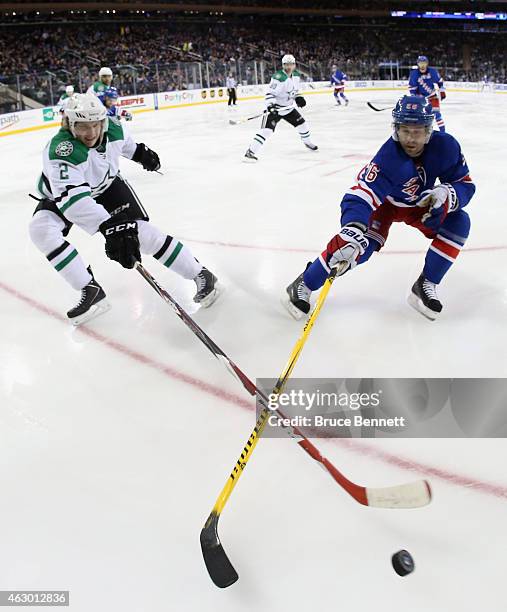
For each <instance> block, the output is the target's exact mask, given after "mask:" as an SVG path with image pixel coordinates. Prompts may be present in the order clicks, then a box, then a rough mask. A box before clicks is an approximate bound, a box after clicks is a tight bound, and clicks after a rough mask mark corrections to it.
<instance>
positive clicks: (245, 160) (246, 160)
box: [242, 156, 259, 164]
mask: <svg viewBox="0 0 507 612" xmlns="http://www.w3.org/2000/svg"><path fill="white" fill-rule="evenodd" d="M242 161H243V163H244V164H256V163H257V162H258V161H259V160H258V159H252V158H251V157H244V156H243V160H242Z"/></svg>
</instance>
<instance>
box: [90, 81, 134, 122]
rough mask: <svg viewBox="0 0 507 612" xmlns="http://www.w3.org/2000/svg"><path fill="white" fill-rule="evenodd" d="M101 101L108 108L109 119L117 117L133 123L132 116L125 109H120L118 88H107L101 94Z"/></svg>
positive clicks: (99, 96)
mask: <svg viewBox="0 0 507 612" xmlns="http://www.w3.org/2000/svg"><path fill="white" fill-rule="evenodd" d="M98 98H99V100H100V101H101V102H102V104H103V105H104V106H105V107H106V108H107V116H108V117H116V118H118V119H125V121H132V115H131V113H129V112H128V111H126V110H125V109H121V108H119V107H118V90H117V89H116V87H107V88H106V89H105V90H104V91H103V92H102V93H101V94H99V95H98Z"/></svg>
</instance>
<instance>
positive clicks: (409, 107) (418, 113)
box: [393, 96, 435, 127]
mask: <svg viewBox="0 0 507 612" xmlns="http://www.w3.org/2000/svg"><path fill="white" fill-rule="evenodd" d="M434 118H435V115H434V113H433V108H432V106H431V104H428V102H426V98H423V97H421V96H403V98H400V99H399V100H398V102H396V106H395V107H394V110H393V123H394V125H395V126H396V125H423V126H425V127H431V126H432V125H433V119H434Z"/></svg>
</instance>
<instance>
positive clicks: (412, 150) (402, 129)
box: [396, 125, 428, 157]
mask: <svg viewBox="0 0 507 612" xmlns="http://www.w3.org/2000/svg"><path fill="white" fill-rule="evenodd" d="M396 133H397V135H398V142H399V143H400V145H401V147H402V149H403V150H404V151H405V153H406V154H407V155H409V156H410V157H418V156H419V155H421V153H422V152H423V150H424V145H425V144H426V140H427V138H428V131H427V128H425V127H424V126H423V125H400V126H398V128H397V130H396Z"/></svg>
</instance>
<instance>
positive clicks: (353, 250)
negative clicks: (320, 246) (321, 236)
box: [323, 223, 369, 274]
mask: <svg viewBox="0 0 507 612" xmlns="http://www.w3.org/2000/svg"><path fill="white" fill-rule="evenodd" d="M365 231H366V226H365V225H363V224H362V223H349V224H347V225H344V226H343V227H342V228H341V230H340V231H339V233H338V234H336V236H335V237H334V238H331V240H330V241H329V244H328V245H327V247H326V250H325V251H324V253H323V255H324V256H325V258H326V261H327V264H328V266H330V267H331V268H334V267H335V266H337V265H338V264H340V263H342V262H344V261H345V262H347V263H348V264H349V265H348V266H347V267H346V268H345V270H344V271H343V272H346V271H347V270H349V269H352V268H354V267H355V265H356V264H357V260H358V259H359V257H360V256H361V255H362V254H363V253H364V252H365V250H366V249H367V247H368V244H369V242H368V238H366V236H365V235H364V232H365ZM343 272H342V274H343Z"/></svg>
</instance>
